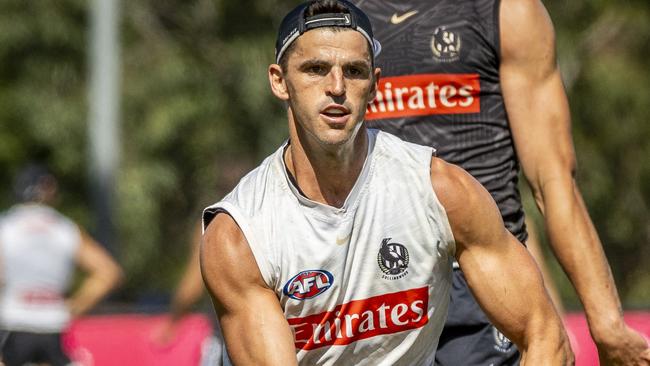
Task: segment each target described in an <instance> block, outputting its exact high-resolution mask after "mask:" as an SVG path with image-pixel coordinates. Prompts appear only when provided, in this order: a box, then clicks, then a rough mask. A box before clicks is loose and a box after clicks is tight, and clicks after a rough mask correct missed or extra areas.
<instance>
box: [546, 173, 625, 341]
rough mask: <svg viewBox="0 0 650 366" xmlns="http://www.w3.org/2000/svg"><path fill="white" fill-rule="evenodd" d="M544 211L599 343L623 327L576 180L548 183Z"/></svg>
mask: <svg viewBox="0 0 650 366" xmlns="http://www.w3.org/2000/svg"><path fill="white" fill-rule="evenodd" d="M542 194H543V200H542V202H541V203H542V204H541V205H540V208H542V210H543V212H544V216H545V220H546V225H547V229H548V233H549V237H550V243H551V246H552V248H553V251H554V252H555V255H556V256H557V258H558V260H559V262H560V264H561V265H562V267H563V268H564V271H565V272H566V273H567V275H568V277H569V279H570V280H571V282H572V283H573V286H574V287H575V289H576V291H577V293H578V295H579V297H580V300H581V301H582V303H583V305H584V308H585V312H586V315H587V320H588V321H589V325H590V329H591V332H592V335H593V336H594V338H595V340H596V341H599V339H598V338H599V336H600V335H601V334H603V333H607V332H608V331H609V330H611V328H612V327H614V326H621V325H622V324H623V321H622V315H621V304H620V300H619V298H618V293H617V291H616V286H615V284H614V280H613V277H612V274H611V271H610V268H609V264H608V263H607V258H606V257H605V254H604V252H603V249H602V245H601V243H600V240H599V239H598V234H597V233H596V230H595V228H594V226H593V224H592V222H591V220H590V218H589V214H588V213H587V209H586V207H585V205H584V202H583V201H582V197H581V194H580V192H579V191H578V189H577V187H576V186H575V183H574V182H573V180H572V179H571V180H569V181H564V182H563V181H561V180H557V181H554V182H549V183H548V184H547V185H546V187H545V189H544V190H543V192H542Z"/></svg>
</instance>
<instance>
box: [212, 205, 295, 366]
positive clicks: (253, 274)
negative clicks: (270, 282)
mask: <svg viewBox="0 0 650 366" xmlns="http://www.w3.org/2000/svg"><path fill="white" fill-rule="evenodd" d="M200 258H201V272H202V274H203V280H204V281H205V284H206V287H207V289H208V292H209V293H210V295H211V296H212V300H213V304H214V308H215V310H216V312H217V315H218V317H219V322H220V324H221V329H222V331H223V336H224V339H225V341H226V347H227V349H228V356H229V357H230V360H231V361H232V362H233V364H235V365H287V366H290V365H297V358H296V351H295V346H294V341H293V334H292V332H291V329H290V327H289V323H288V322H287V320H286V319H285V317H284V313H283V311H282V308H281V306H280V302H279V300H278V297H277V296H276V294H275V292H274V291H273V290H272V289H270V288H268V287H267V285H266V283H265V282H264V280H263V279H262V274H261V273H260V270H259V268H258V267H257V262H256V261H255V258H254V257H253V253H252V251H251V249H250V247H249V245H248V242H247V240H246V238H245V237H244V235H243V234H242V232H241V230H240V229H239V226H237V224H236V223H235V221H234V220H233V219H232V217H230V216H229V215H227V214H225V213H221V214H218V215H217V216H216V217H215V218H214V219H213V220H212V222H211V223H210V224H209V225H208V227H207V229H206V231H205V234H204V236H203V243H202V245H201V254H200Z"/></svg>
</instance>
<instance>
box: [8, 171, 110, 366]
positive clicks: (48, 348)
mask: <svg viewBox="0 0 650 366" xmlns="http://www.w3.org/2000/svg"><path fill="white" fill-rule="evenodd" d="M14 190H15V193H16V196H17V198H18V199H19V201H20V202H21V203H19V204H17V205H15V206H13V207H11V208H10V209H9V210H8V211H7V212H5V213H4V215H2V216H1V217H0V280H1V283H0V331H1V334H0V342H1V343H0V355H1V357H2V362H3V363H4V364H5V365H6V366H13V365H18V366H20V365H23V364H26V363H47V364H51V365H53V366H58V365H66V364H68V363H69V362H70V360H69V359H68V356H67V355H66V354H65V353H64V352H63V350H62V348H61V342H60V335H61V332H62V331H63V330H64V329H65V328H66V326H67V325H68V324H69V322H70V320H71V319H72V318H74V317H77V316H79V315H82V314H84V313H86V312H87V311H88V310H89V309H91V308H92V307H93V306H94V305H95V304H97V302H99V301H100V300H101V299H102V298H103V297H104V296H105V295H106V294H108V292H109V291H110V290H112V289H113V288H114V287H115V286H116V285H117V284H118V283H119V281H120V278H121V277H122V271H121V269H120V267H119V266H118V265H117V263H115V261H114V260H113V259H112V258H111V256H110V255H109V254H108V253H107V252H106V251H105V250H104V249H103V248H102V247H101V246H100V245H99V244H98V243H97V242H95V241H94V240H93V239H92V238H90V236H88V234H86V233H85V232H83V230H81V229H80V228H79V227H78V226H77V225H76V224H75V223H74V222H72V221H71V220H70V219H68V218H67V217H65V216H63V215H62V214H61V213H59V212H57V211H56V210H55V209H54V208H52V207H50V206H49V204H51V203H53V201H54V199H55V197H56V192H57V183H56V180H55V178H54V177H53V176H52V175H51V174H50V173H49V172H48V171H47V169H45V168H44V167H42V166H38V165H30V166H28V167H27V168H25V169H24V170H23V171H22V172H21V173H20V174H19V175H18V176H17V178H16V180H15V183H14ZM77 266H79V267H80V268H81V269H82V270H83V271H84V272H86V273H87V277H86V278H85V280H84V282H83V283H82V284H81V286H80V287H79V289H78V290H77V291H76V292H75V293H74V294H72V296H71V297H70V298H67V299H66V298H65V297H64V295H65V294H66V291H67V290H68V286H69V285H70V282H71V280H72V276H73V274H74V270H75V267H77Z"/></svg>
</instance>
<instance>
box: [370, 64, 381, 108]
mask: <svg viewBox="0 0 650 366" xmlns="http://www.w3.org/2000/svg"><path fill="white" fill-rule="evenodd" d="M372 74H373V78H372V87H371V90H370V95H369V96H368V104H370V103H372V102H373V101H374V100H375V96H377V89H378V88H379V77H380V76H381V69H380V68H378V67H375V70H374V71H373V73H372Z"/></svg>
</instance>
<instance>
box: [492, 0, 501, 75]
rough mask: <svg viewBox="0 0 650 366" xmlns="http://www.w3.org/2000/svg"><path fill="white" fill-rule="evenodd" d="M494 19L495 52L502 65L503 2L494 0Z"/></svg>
mask: <svg viewBox="0 0 650 366" xmlns="http://www.w3.org/2000/svg"><path fill="white" fill-rule="evenodd" d="M492 18H493V20H492V21H493V22H494V34H493V36H492V37H493V38H494V39H493V40H492V42H493V44H494V52H496V55H497V61H498V62H499V64H501V0H494V4H493V8H492Z"/></svg>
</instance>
